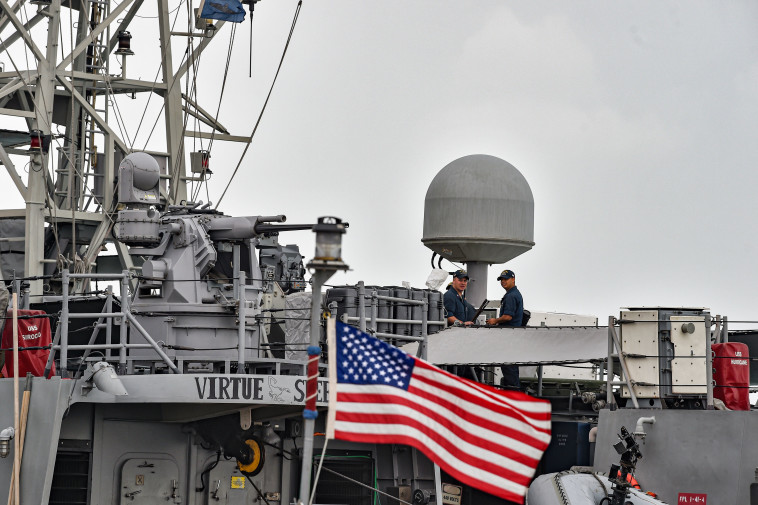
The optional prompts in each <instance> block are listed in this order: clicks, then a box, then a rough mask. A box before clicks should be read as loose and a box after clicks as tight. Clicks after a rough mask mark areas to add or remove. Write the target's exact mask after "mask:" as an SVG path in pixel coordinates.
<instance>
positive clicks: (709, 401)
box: [705, 316, 719, 410]
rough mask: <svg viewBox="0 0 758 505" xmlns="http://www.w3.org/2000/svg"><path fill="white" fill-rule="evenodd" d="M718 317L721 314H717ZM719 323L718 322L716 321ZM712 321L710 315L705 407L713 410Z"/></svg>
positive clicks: (707, 318) (706, 328)
mask: <svg viewBox="0 0 758 505" xmlns="http://www.w3.org/2000/svg"><path fill="white" fill-rule="evenodd" d="M716 317H717V319H718V318H719V316H716ZM716 324H717V325H718V322H717V323H716ZM710 330H711V321H710V318H709V317H708V316H706V318H705V331H706V335H707V338H706V340H705V370H706V372H705V378H706V383H707V385H706V389H705V390H706V395H705V409H706V410H713V351H712V350H711V335H710Z"/></svg>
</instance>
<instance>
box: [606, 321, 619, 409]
mask: <svg viewBox="0 0 758 505" xmlns="http://www.w3.org/2000/svg"><path fill="white" fill-rule="evenodd" d="M615 323H616V318H615V317H613V316H608V361H607V366H606V374H607V375H606V384H605V389H606V394H607V395H608V407H609V408H610V409H611V410H616V401H615V400H616V398H615V397H614V396H613V337H611V328H612V327H613V325H614V324H615Z"/></svg>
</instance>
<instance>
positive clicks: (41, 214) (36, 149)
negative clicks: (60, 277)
mask: <svg viewBox="0 0 758 505" xmlns="http://www.w3.org/2000/svg"><path fill="white" fill-rule="evenodd" d="M156 3H157V8H158V16H157V19H156V20H154V21H153V22H157V24H158V26H157V30H155V32H157V33H159V36H160V47H161V53H160V65H161V67H160V68H161V73H160V75H161V79H160V80H159V81H158V82H152V81H143V80H139V79H129V78H127V76H126V75H125V74H126V72H125V66H126V59H127V58H136V57H137V56H132V54H133V53H132V51H131V50H130V49H129V39H128V36H129V33H128V29H129V26H130V24H131V23H132V21H133V19H134V17H135V14H136V12H137V11H138V9H140V8H141V7H142V4H143V0H123V1H122V2H120V3H119V4H118V5H115V4H114V5H115V6H114V8H113V9H111V2H110V1H109V0H69V1H66V2H62V1H61V0H36V1H32V2H31V4H33V5H30V4H25V1H24V0H17V1H16V2H15V3H14V4H13V5H12V6H11V5H10V4H9V2H8V0H0V36H2V40H0V60H2V61H3V62H4V63H5V68H4V69H2V70H4V71H2V72H0V114H2V115H3V116H5V117H8V116H15V117H16V118H18V117H21V118H24V119H25V120H26V128H27V131H28V132H29V133H28V135H26V132H24V131H23V130H15V131H9V130H3V131H2V133H1V134H0V141H1V142H0V162H2V164H3V165H4V167H5V169H6V170H7V172H8V174H9V175H10V177H11V179H12V181H13V182H14V185H15V187H16V189H17V190H18V191H19V193H20V195H21V196H22V197H23V200H24V202H25V207H24V208H23V209H14V210H2V211H0V220H3V219H6V220H12V221H15V223H16V225H17V226H19V227H20V223H21V222H23V227H24V232H23V237H21V236H19V233H18V232H17V233H15V235H16V236H8V234H7V233H6V234H5V236H3V237H0V240H3V241H6V242H8V243H9V244H11V245H12V248H13V251H14V255H13V257H15V260H16V261H15V265H16V268H18V269H19V270H20V267H21V265H23V275H21V272H19V271H18V270H16V276H17V277H22V276H23V277H27V278H28V277H37V279H33V280H31V281H30V295H31V296H32V297H38V296H40V295H42V294H43V292H45V290H43V284H44V283H43V280H42V279H41V278H40V277H42V276H43V275H45V274H51V273H54V272H55V271H56V270H57V269H59V268H62V267H64V266H65V267H67V268H69V269H71V270H76V271H79V272H89V271H91V269H92V267H93V263H94V262H95V261H96V258H97V256H98V253H99V252H100V251H101V250H102V248H103V246H104V245H105V244H106V243H112V244H114V246H115V248H116V250H117V252H118V256H119V258H120V263H121V264H120V268H118V270H121V269H128V270H134V269H135V265H133V264H132V260H131V257H130V256H129V254H128V253H127V250H126V246H124V245H123V244H121V243H120V242H118V241H115V240H114V239H113V238H112V234H111V230H112V226H113V222H114V213H115V212H116V199H115V198H114V191H115V190H116V187H115V185H114V184H115V182H116V177H117V167H118V164H119V162H120V160H121V159H122V158H123V157H124V156H125V155H126V154H129V153H130V152H132V151H133V150H143V149H142V146H139V147H137V146H134V144H133V142H134V138H135V136H136V133H137V132H129V131H125V130H124V128H123V126H124V125H123V124H122V122H120V121H119V118H118V117H117V114H118V110H115V111H114V110H113V109H114V107H116V108H117V102H116V100H115V97H116V96H118V95H131V96H132V97H134V96H135V95H136V94H138V93H155V94H156V95H159V96H161V97H162V99H163V116H164V121H165V132H166V133H165V135H166V138H165V146H166V148H165V152H150V154H152V155H153V156H154V157H156V159H158V160H159V163H160V164H161V168H162V170H163V171H162V174H161V179H162V180H163V183H162V185H161V186H162V187H161V202H160V203H161V204H163V205H175V204H180V203H182V202H185V201H186V200H187V181H188V180H192V181H199V182H203V180H204V176H205V174H204V173H202V174H200V175H195V177H189V178H188V177H187V175H186V171H185V160H184V157H185V146H184V137H187V136H190V137H193V136H194V137H205V138H207V137H208V136H209V133H207V132H200V131H197V132H194V131H187V130H186V126H185V125H186V121H184V115H183V113H182V111H183V110H185V111H189V113H190V114H192V115H193V116H195V117H198V116H201V114H198V113H197V110H202V109H200V108H199V106H198V105H197V104H196V103H195V102H194V101H193V100H191V98H189V97H186V96H184V95H183V94H182V92H181V86H180V81H181V79H182V77H183V76H184V75H185V74H187V72H188V71H189V70H190V69H191V68H192V65H193V63H194V62H195V61H196V60H197V58H198V57H199V56H200V54H201V53H202V52H203V50H204V49H206V48H207V47H208V45H209V43H210V41H211V40H212V39H211V37H212V35H213V34H214V33H217V31H218V29H219V28H221V26H222V25H223V22H218V23H216V25H215V27H213V26H210V25H208V26H205V27H204V29H203V30H202V31H198V30H197V29H195V27H194V24H195V23H194V16H193V15H192V12H191V6H188V7H187V10H188V13H187V19H188V20H190V21H189V22H188V31H187V32H182V33H177V32H172V31H171V29H172V26H171V20H170V19H169V2H168V0H157V2H156ZM62 7H63V8H62ZM34 8H36V9H37V10H36V11H34ZM32 13H34V14H33V15H32ZM72 21H73V22H74V23H75V24H74V26H72V27H70V28H66V29H62V25H61V23H63V26H66V25H68V24H71V23H72ZM45 22H46V23H47V38H46V42H45V45H44V46H40V45H38V43H37V42H36V41H35V40H34V38H33V36H32V31H33V30H34V27H35V25H38V24H44V23H45ZM69 30H71V31H70V32H69ZM125 32H126V33H125ZM155 32H154V33H155ZM35 33H39V29H37V30H35ZM172 35H179V36H182V38H183V39H184V40H186V41H187V45H188V48H187V54H188V55H189V56H188V57H187V58H185V59H184V60H183V63H182V64H181V65H180V67H179V68H178V69H176V70H174V68H173V67H174V65H173V62H172V51H171V37H172ZM67 37H68V38H70V39H71V40H70V41H68V40H65V39H66V38H67ZM40 42H41V41H40ZM62 42H63V44H61V43H62ZM61 46H63V47H61ZM114 51H115V53H114ZM19 55H20V56H19ZM119 57H120V58H121V64H122V72H121V73H120V74H114V73H112V72H111V69H110V67H111V63H112V62H113V61H118V60H117V59H118V58H119ZM27 61H28V62H29V67H30V68H27V69H24V68H21V66H20V65H21V64H26V62H27ZM201 120H202V118H201ZM14 121H18V119H15V120H14ZM203 122H204V123H205V124H207V125H208V126H210V127H211V128H212V129H214V130H215V131H213V133H212V135H213V136H214V137H215V138H216V139H220V140H237V139H236V138H228V139H226V138H224V137H231V136H229V135H224V134H226V133H227V132H226V130H225V129H223V127H222V126H221V125H220V124H218V122H217V121H208V120H204V121H203ZM6 124H7V123H6ZM25 135H26V136H25ZM24 137H25V138H24ZM25 158H26V159H25ZM14 161H15V162H14ZM27 164H28V167H29V170H28V173H29V175H28V178H27V181H26V183H25V182H24V181H23V179H22V176H21V175H20V172H19V168H20V167H23V166H26V165H27ZM51 233H52V236H53V237H54V239H55V245H54V247H52V248H51V238H50V236H51ZM11 235H14V234H11ZM21 242H23V244H24V247H23V248H22V247H21ZM51 249H52V250H51ZM22 250H23V253H22V252H20V251H22ZM21 256H23V260H21ZM114 267H115V265H114ZM99 271H101V272H102V271H104V269H103V268H102V267H100V268H99ZM12 273H13V272H10V273H9V272H8V271H6V279H8V278H9V277H10V274H12ZM48 284H49V283H48ZM86 288H87V286H86V283H84V282H82V283H79V284H77V285H76V286H74V290H75V292H83V291H84V290H86Z"/></svg>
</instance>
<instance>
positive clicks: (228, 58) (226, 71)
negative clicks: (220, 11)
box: [192, 23, 237, 201]
mask: <svg viewBox="0 0 758 505" xmlns="http://www.w3.org/2000/svg"><path fill="white" fill-rule="evenodd" d="M236 34H237V24H236V23H235V24H234V25H233V26H232V30H231V33H230V35H229V47H228V48H227V51H226V65H225V66H224V78H223V80H222V81H221V92H220V93H219V97H218V105H217V106H216V115H215V116H214V118H213V122H214V123H215V124H216V125H218V116H219V113H220V112H221V102H222V100H223V98H224V91H225V90H226V80H227V77H228V75H229V64H230V62H231V59H232V49H233V47H234V38H235V35H236ZM216 130H217V126H213V128H212V131H211V139H210V141H209V142H208V153H209V154H210V151H211V149H212V148H213V141H214V139H215V137H216ZM202 186H203V183H202V182H200V183H199V184H198V185H197V188H196V189H195V191H193V194H192V200H193V201H195V200H196V199H197V196H198V195H199V194H200V190H201V189H202ZM205 186H206V194H207V195H208V200H209V201H210V194H209V192H208V185H207V184H206V185H205Z"/></svg>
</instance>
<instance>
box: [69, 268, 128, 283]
mask: <svg viewBox="0 0 758 505" xmlns="http://www.w3.org/2000/svg"><path fill="white" fill-rule="evenodd" d="M124 272H126V274H125V273H124ZM124 275H127V276H128V275H129V270H122V271H121V273H120V274H68V277H69V279H100V280H112V281H115V280H117V279H122V278H123V277H124Z"/></svg>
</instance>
